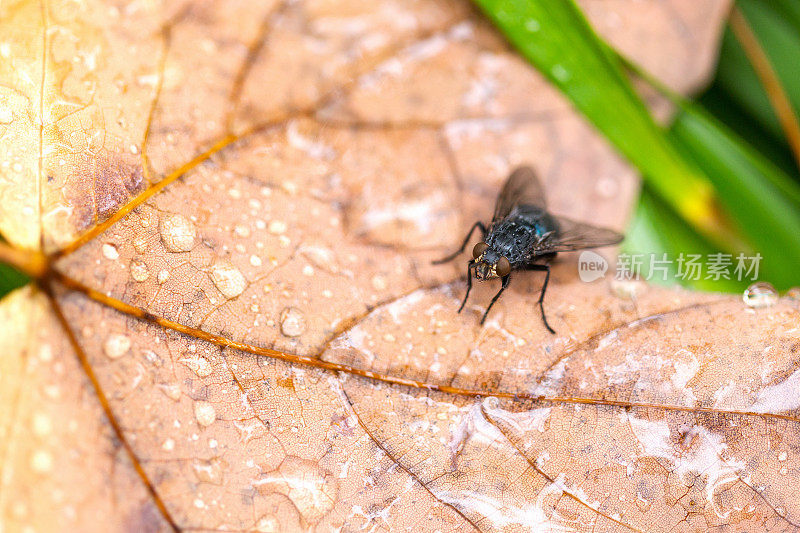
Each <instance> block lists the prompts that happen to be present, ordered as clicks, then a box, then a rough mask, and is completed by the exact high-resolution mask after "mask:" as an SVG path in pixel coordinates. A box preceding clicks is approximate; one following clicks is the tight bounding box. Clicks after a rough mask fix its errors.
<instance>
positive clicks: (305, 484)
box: [256, 456, 339, 524]
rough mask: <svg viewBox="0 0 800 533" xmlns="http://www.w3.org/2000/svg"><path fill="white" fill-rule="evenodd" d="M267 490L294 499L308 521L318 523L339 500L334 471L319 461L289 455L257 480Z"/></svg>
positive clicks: (267, 492)
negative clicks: (321, 469) (332, 472)
mask: <svg viewBox="0 0 800 533" xmlns="http://www.w3.org/2000/svg"><path fill="white" fill-rule="evenodd" d="M256 483H257V486H258V488H259V491H262V492H263V493H264V494H269V493H271V492H279V493H281V494H284V495H285V496H286V497H287V498H289V499H290V500H292V503H293V504H294V505H295V507H296V508H297V510H298V511H299V512H300V514H301V515H302V516H303V518H305V520H306V521H307V522H308V523H309V524H316V523H317V522H319V521H320V519H322V518H323V517H324V516H325V515H326V514H328V513H329V512H330V511H331V509H333V505H334V503H335V502H336V498H337V495H338V492H339V486H338V483H337V481H336V478H335V477H334V476H333V475H332V474H326V473H323V472H322V471H320V468H319V466H318V465H317V464H316V463H313V462H311V461H307V460H305V459H300V458H299V457H293V456H289V457H287V458H286V459H284V461H283V463H281V465H280V466H279V467H278V469H277V470H276V471H273V472H268V473H264V474H262V476H261V479H259V480H258V481H257V482H256Z"/></svg>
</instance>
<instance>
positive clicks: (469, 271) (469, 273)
mask: <svg viewBox="0 0 800 533" xmlns="http://www.w3.org/2000/svg"><path fill="white" fill-rule="evenodd" d="M474 266H475V261H473V260H472V259H470V260H469V263H467V294H465V295H464V301H463V302H461V307H459V308H458V312H459V313H460V312H461V310H462V309H464V305H465V304H466V303H467V298H469V291H471V290H472V267H474Z"/></svg>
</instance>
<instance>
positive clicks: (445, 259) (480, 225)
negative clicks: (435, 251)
mask: <svg viewBox="0 0 800 533" xmlns="http://www.w3.org/2000/svg"><path fill="white" fill-rule="evenodd" d="M475 228H480V230H481V234H482V235H483V238H486V226H484V225H483V222H480V221H478V222H476V223H475V224H473V225H472V228H470V230H469V233H467V237H466V238H465V239H464V242H463V243H461V248H459V249H458V251H457V252H455V253H453V254H450V255H448V256H447V257H443V258H442V259H439V260H437V261H433V264H434V265H441V264H442V263H447V262H448V261H452V260H453V259H455V258H456V257H458V256H459V255H460V254H461V252H463V251H464V248H466V247H467V244H469V241H470V239H471V238H472V234H473V233H474V232H475Z"/></svg>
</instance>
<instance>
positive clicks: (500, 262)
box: [472, 242, 511, 281]
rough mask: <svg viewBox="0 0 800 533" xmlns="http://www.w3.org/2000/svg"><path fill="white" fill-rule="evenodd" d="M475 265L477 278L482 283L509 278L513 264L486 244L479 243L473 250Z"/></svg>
mask: <svg viewBox="0 0 800 533" xmlns="http://www.w3.org/2000/svg"><path fill="white" fill-rule="evenodd" d="M472 258H473V261H474V263H475V277H476V278H478V279H479V280H481V281H485V280H487V279H493V278H502V277H504V276H508V274H509V273H510V272H511V263H510V262H509V261H508V259H507V258H506V257H504V256H502V255H500V254H499V253H497V251H495V250H494V249H493V248H492V247H491V246H489V245H488V244H486V243H485V242H479V243H478V244H476V245H475V247H474V248H473V249H472Z"/></svg>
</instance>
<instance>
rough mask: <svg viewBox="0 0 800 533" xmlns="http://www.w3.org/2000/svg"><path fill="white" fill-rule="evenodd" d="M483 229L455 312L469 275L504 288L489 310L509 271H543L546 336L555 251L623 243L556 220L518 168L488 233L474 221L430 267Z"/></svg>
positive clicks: (532, 178)
mask: <svg viewBox="0 0 800 533" xmlns="http://www.w3.org/2000/svg"><path fill="white" fill-rule="evenodd" d="M476 228H478V229H480V230H481V233H482V235H483V240H481V241H480V242H478V243H477V244H475V246H474V247H473V248H472V259H471V260H470V261H469V263H467V293H466V294H465V295H464V301H463V302H461V307H459V308H458V312H459V313H460V312H461V310H462V309H464V304H466V303H467V297H469V291H470V290H471V289H472V276H473V274H474V276H475V277H476V278H478V279H479V280H481V281H485V280H487V279H494V278H500V280H501V282H502V286H501V287H500V290H499V291H498V292H497V294H495V296H494V298H492V301H491V302H490V303H489V306H488V307H487V308H486V312H485V313H484V314H483V318H482V319H481V324H483V322H484V321H485V320H486V316H487V315H488V314H489V310H490V309H491V308H492V306H493V305H494V303H495V302H496V301H497V299H498V298H499V297H500V295H501V294H502V293H503V291H504V290H505V289H506V287H508V284H509V281H510V279H511V272H512V271H515V270H537V271H541V272H546V274H545V277H544V283H543V284H542V291H541V293H540V295H539V309H540V310H541V312H542V321H543V322H544V325H545V327H546V328H547V329H548V331H550V333H555V331H553V328H551V327H550V325H549V324H548V323H547V318H546V317H545V314H544V303H543V302H544V294H545V291H546V290H547V282H548V281H549V280H550V261H551V260H552V259H553V258H554V257H555V256H556V254H557V253H558V252H572V251H575V250H581V249H584V248H598V247H600V246H610V245H613V244H617V243H619V242H620V241H622V238H623V237H622V235H620V234H619V233H617V232H616V231H613V230H610V229H605V228H598V227H595V226H591V225H589V224H583V223H581V222H575V221H573V220H569V219H566V218H562V217H556V216H554V215H551V214H550V213H548V212H547V207H546V204H545V198H544V191H543V190H542V186H541V184H540V183H539V180H538V178H537V177H536V173H535V172H534V171H533V169H532V168H530V167H520V168H518V169H516V170H515V171H514V172H512V173H511V175H510V176H509V177H508V179H507V180H506V183H505V185H503V189H502V190H501V191H500V195H499V196H498V197H497V203H496V204H495V208H494V215H493V216H492V222H491V223H490V224H489V227H488V229H487V228H486V226H485V225H484V224H483V223H482V222H480V221H479V222H476V223H475V224H473V226H472V228H471V229H470V231H469V233H468V234H467V237H466V238H465V239H464V243H463V244H462V245H461V248H459V250H458V251H457V252H455V253H453V254H452V255H449V256H447V257H445V258H443V259H440V260H439V261H434V264H440V263H445V262H447V261H452V260H453V259H455V258H456V257H457V256H458V255H459V254H460V253H461V252H463V251H464V248H466V247H467V244H468V243H469V240H470V238H471V237H472V234H473V232H474V231H475V229H476Z"/></svg>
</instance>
